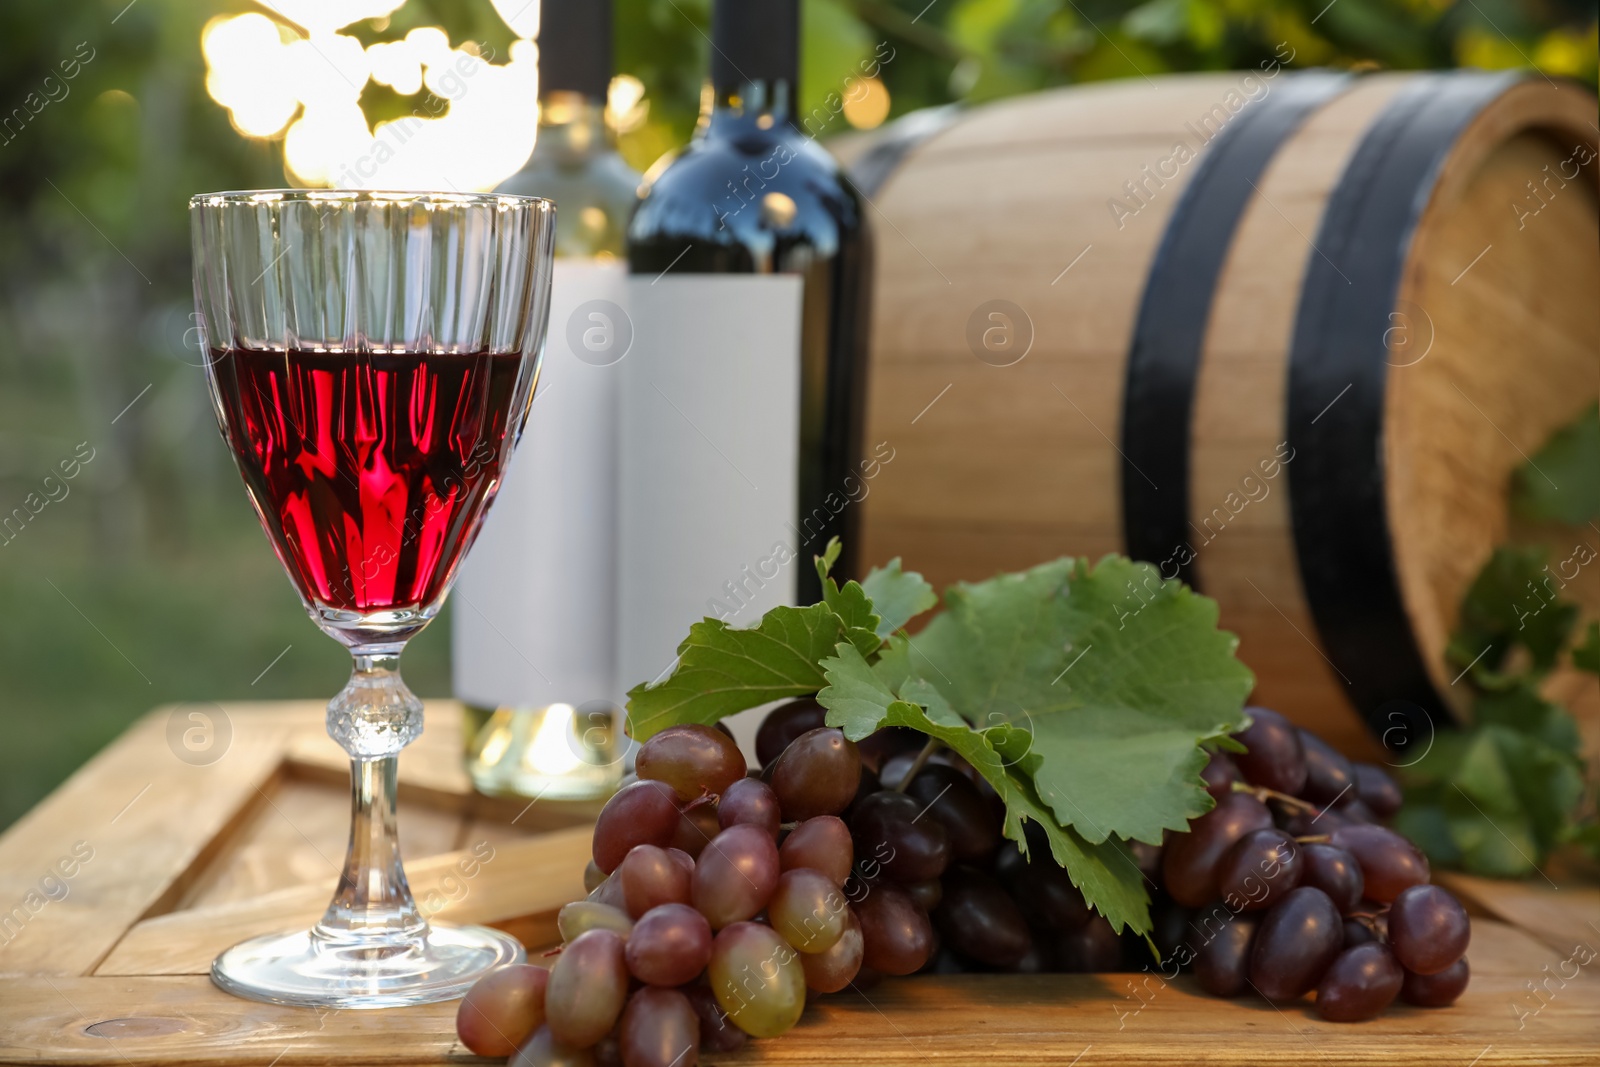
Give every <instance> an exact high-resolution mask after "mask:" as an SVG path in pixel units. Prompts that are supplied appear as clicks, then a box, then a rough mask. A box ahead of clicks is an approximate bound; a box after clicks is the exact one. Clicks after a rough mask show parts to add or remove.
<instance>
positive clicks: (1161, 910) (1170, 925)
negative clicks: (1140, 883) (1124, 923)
mask: <svg viewBox="0 0 1600 1067" xmlns="http://www.w3.org/2000/svg"><path fill="white" fill-rule="evenodd" d="M1193 919H1194V909H1192V908H1186V907H1184V906H1183V905H1182V904H1179V903H1176V902H1175V901H1173V900H1172V899H1171V898H1170V897H1166V896H1158V897H1157V899H1156V900H1155V902H1154V903H1153V904H1152V905H1151V908H1150V925H1151V929H1150V940H1152V941H1154V942H1155V943H1156V951H1157V952H1159V953H1160V954H1161V962H1162V965H1163V968H1162V969H1163V970H1165V969H1166V967H1167V965H1168V964H1169V962H1170V961H1176V962H1178V963H1179V964H1182V965H1187V964H1188V963H1189V961H1190V959H1191V957H1192V956H1193V953H1192V952H1191V951H1188V950H1187V949H1185V951H1183V952H1179V948H1180V947H1182V946H1186V945H1187V944H1188V942H1189V937H1190V934H1191V930H1190V927H1189V923H1190V922H1191V921H1192V920H1193ZM1146 955H1148V950H1146ZM1141 966H1142V964H1141ZM1137 969H1138V968H1135V970H1137Z"/></svg>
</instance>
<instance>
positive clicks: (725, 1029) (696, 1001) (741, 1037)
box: [683, 985, 750, 1052]
mask: <svg viewBox="0 0 1600 1067" xmlns="http://www.w3.org/2000/svg"><path fill="white" fill-rule="evenodd" d="M683 994H684V995H685V996H687V997H688V998H689V1003H690V1004H692V1005H693V1006H694V1013H695V1014H696V1015H698V1016H700V1047H701V1048H703V1049H705V1050H706V1051H707V1052H733V1051H734V1050H736V1049H739V1048H743V1047H744V1043H745V1042H746V1041H748V1040H750V1035H749V1034H746V1033H745V1032H744V1031H743V1030H741V1029H739V1028H738V1027H737V1026H735V1025H733V1022H732V1021H731V1020H730V1019H729V1018H728V1013H727V1012H725V1011H723V1010H722V1005H721V1004H718V1003H717V995H716V994H715V993H713V992H711V987H710V986H707V985H691V986H684V988H683Z"/></svg>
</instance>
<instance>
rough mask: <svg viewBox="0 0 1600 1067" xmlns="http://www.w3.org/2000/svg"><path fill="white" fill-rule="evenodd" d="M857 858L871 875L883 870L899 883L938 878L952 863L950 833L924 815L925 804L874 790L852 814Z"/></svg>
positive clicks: (887, 875)
mask: <svg viewBox="0 0 1600 1067" xmlns="http://www.w3.org/2000/svg"><path fill="white" fill-rule="evenodd" d="M850 836H851V837H852V838H854V839H855V847H856V861H857V863H858V864H859V865H860V867H861V868H862V870H863V871H864V872H865V874H866V876H867V877H868V878H869V879H871V878H875V877H877V876H878V875H879V874H882V875H883V876H884V877H886V878H892V879H894V880H895V881H897V882H922V881H926V880H927V879H929V878H937V877H939V876H940V875H941V874H943V873H944V869H945V867H947V866H949V864H950V836H949V832H948V831H947V830H945V828H944V824H943V823H942V822H940V821H939V820H937V819H934V818H931V817H928V816H926V815H925V814H924V805H923V804H922V803H921V802H920V801H918V800H917V799H916V798H915V797H911V796H907V795H906V794H905V793H893V792H884V793H874V794H873V795H872V796H870V797H867V798H866V799H864V800H862V801H861V803H860V804H858V805H857V806H856V810H855V812H854V813H853V814H852V815H851V816H850Z"/></svg>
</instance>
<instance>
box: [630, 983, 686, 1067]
mask: <svg viewBox="0 0 1600 1067" xmlns="http://www.w3.org/2000/svg"><path fill="white" fill-rule="evenodd" d="M622 1062H623V1064H624V1067H695V1064H697V1063H699V1062H700V1016H699V1015H697V1014H696V1013H695V1010H694V1005H692V1004H690V1003H689V998H688V997H686V996H684V995H683V994H682V993H680V992H678V991H677V990H676V989H657V988H654V987H649V988H645V989H641V990H639V991H638V992H637V993H635V994H634V995H633V996H632V998H630V999H629V1001H628V1006H627V1008H626V1009H624V1010H623V1012H622Z"/></svg>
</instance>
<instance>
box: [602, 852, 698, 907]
mask: <svg viewBox="0 0 1600 1067" xmlns="http://www.w3.org/2000/svg"><path fill="white" fill-rule="evenodd" d="M692 869H693V868H692V867H690V868H685V867H684V866H683V864H681V863H680V862H679V861H678V860H677V859H676V858H675V857H673V855H672V854H671V853H670V852H668V851H667V850H666V849H664V848H658V847H656V846H655V845H635V846H634V847H633V848H632V850H631V851H629V853H628V854H627V855H626V856H624V857H623V859H622V863H621V864H620V865H619V866H618V867H617V874H616V876H617V878H619V879H621V881H622V899H623V902H624V903H625V904H626V906H627V909H628V914H629V915H631V916H633V917H634V918H635V919H637V918H638V917H639V916H641V915H643V914H644V913H645V912H647V911H649V910H650V909H651V908H653V907H656V906H657V905H658V904H673V903H677V904H687V903H688V902H689V874H690V871H691V870H692Z"/></svg>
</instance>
